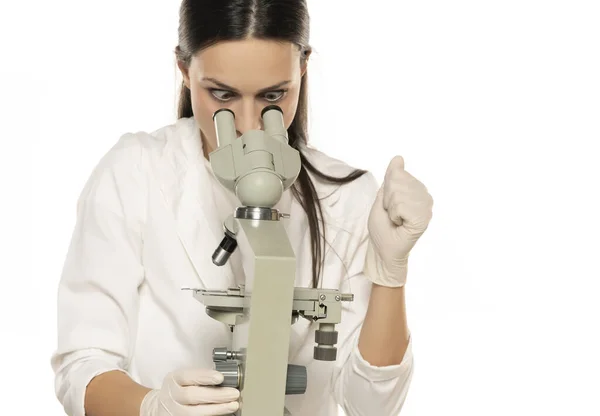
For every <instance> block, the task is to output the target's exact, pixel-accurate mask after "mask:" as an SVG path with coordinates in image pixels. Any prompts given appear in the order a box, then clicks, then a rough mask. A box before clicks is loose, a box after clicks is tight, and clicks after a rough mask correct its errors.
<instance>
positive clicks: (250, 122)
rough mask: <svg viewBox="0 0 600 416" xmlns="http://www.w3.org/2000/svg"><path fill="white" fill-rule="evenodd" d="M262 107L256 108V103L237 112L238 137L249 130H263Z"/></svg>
mask: <svg viewBox="0 0 600 416" xmlns="http://www.w3.org/2000/svg"><path fill="white" fill-rule="evenodd" d="M260 112H261V109H257V108H255V106H254V105H252V106H250V105H248V106H245V107H244V108H242V109H241V111H238V112H237V113H236V117H235V120H236V126H235V127H236V130H237V135H238V136H237V137H240V136H241V135H242V134H244V133H246V132H247V131H248V130H261V129H262V119H261V117H260Z"/></svg>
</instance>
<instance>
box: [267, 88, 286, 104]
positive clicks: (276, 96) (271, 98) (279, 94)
mask: <svg viewBox="0 0 600 416" xmlns="http://www.w3.org/2000/svg"><path fill="white" fill-rule="evenodd" d="M286 92H287V91H286V90H278V91H269V92H267V93H265V95H264V97H265V100H267V101H268V102H270V103H273V102H276V101H279V100H281V99H283V97H285V93H286Z"/></svg>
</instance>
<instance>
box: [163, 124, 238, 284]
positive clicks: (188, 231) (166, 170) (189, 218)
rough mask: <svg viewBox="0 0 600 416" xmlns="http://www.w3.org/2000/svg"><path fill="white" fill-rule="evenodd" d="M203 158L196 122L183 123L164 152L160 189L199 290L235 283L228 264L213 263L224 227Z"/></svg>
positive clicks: (170, 139)
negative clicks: (196, 279)
mask: <svg viewBox="0 0 600 416" xmlns="http://www.w3.org/2000/svg"><path fill="white" fill-rule="evenodd" d="M203 157H204V156H203V152H202V142H201V139H200V134H199V129H198V128H197V125H196V123H195V122H194V121H193V119H187V120H180V121H179V122H178V124H177V129H176V131H175V134H174V135H173V136H172V137H170V138H169V140H168V141H167V146H166V148H165V149H164V153H163V163H161V164H160V166H161V167H162V171H161V172H160V181H161V190H162V193H163V196H164V198H165V201H166V204H167V206H168V207H169V209H170V211H171V213H172V215H173V218H174V220H175V226H176V229H177V234H178V236H179V239H180V242H181V246H182V248H183V250H185V252H186V254H187V257H188V258H189V260H190V262H191V265H192V267H193V270H194V271H195V274H196V277H197V278H198V282H199V285H198V286H199V287H198V288H202V289H226V288H227V287H229V286H232V285H233V284H234V278H233V272H232V268H231V266H230V265H229V263H227V264H225V265H224V266H220V267H219V266H215V265H214V264H213V262H212V254H213V252H214V250H215V249H216V248H217V246H218V245H219V243H220V241H221V239H222V238H223V228H222V227H223V225H222V223H221V220H220V217H219V215H218V214H217V211H216V207H215V205H214V200H213V198H212V186H211V183H210V182H209V180H210V179H209V177H208V174H209V173H208V172H207V170H206V168H205V166H204V161H203V159H202V158H203Z"/></svg>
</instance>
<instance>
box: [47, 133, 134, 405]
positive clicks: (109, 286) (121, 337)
mask: <svg viewBox="0 0 600 416" xmlns="http://www.w3.org/2000/svg"><path fill="white" fill-rule="evenodd" d="M141 149H142V148H141V146H140V145H139V143H138V141H137V140H136V137H135V136H134V135H125V136H122V137H121V139H120V140H119V141H118V142H117V144H116V145H115V146H114V147H113V148H112V149H111V150H109V151H108V152H107V153H106V154H105V155H104V157H103V158H102V159H101V160H100V162H99V164H98V165H97V166H96V168H95V169H94V171H93V172H92V174H91V176H90V177H89V179H88V181H87V182H86V184H85V186H84V188H83V191H82V193H81V194H80V196H79V199H78V202H77V218H76V223H75V229H74V232H73V234H72V237H71V242H70V245H69V247H68V251H67V256H66V260H65V263H64V267H63V271H62V275H61V279H60V283H59V289H58V345H57V349H56V350H55V352H54V354H53V355H52V359H51V365H52V368H53V370H54V373H55V390H56V395H57V398H58V399H59V401H60V402H61V403H62V405H63V407H64V409H65V412H66V413H67V414H68V415H70V416H84V415H85V411H84V397H85V391H86V388H87V385H88V383H89V382H90V381H91V380H92V379H93V378H94V377H95V376H97V375H99V374H101V373H104V372H107V371H111V370H118V371H122V372H125V373H127V368H128V364H129V357H130V356H131V352H132V350H133V348H134V340H135V334H136V315H137V307H138V295H137V293H138V292H137V289H138V286H139V285H140V283H141V281H142V279H143V267H142V264H141V260H140V257H141V248H142V237H141V231H142V224H143V221H144V206H145V205H144V202H145V197H144V189H145V188H144V179H143V175H142V173H141V167H140V165H141V162H142V157H141V154H142V152H141Z"/></svg>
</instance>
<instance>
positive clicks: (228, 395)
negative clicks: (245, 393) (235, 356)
mask: <svg viewBox="0 0 600 416" xmlns="http://www.w3.org/2000/svg"><path fill="white" fill-rule="evenodd" d="M222 382H223V374H221V373H220V372H218V371H216V370H207V369H191V370H180V371H175V372H172V373H170V374H168V375H167V376H166V377H165V380H164V382H163V385H162V387H161V388H160V389H159V390H151V391H150V392H148V393H147V394H146V396H145V397H144V400H143V401H142V405H141V407H140V416H220V415H231V414H232V413H233V412H235V411H237V410H238V408H239V402H238V401H237V400H238V398H239V397H240V392H239V390H237V389H234V388H231V387H219V386H218V385H219V384H221V383H222Z"/></svg>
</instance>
